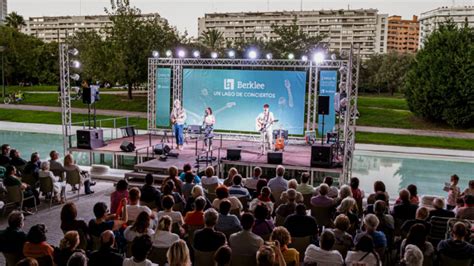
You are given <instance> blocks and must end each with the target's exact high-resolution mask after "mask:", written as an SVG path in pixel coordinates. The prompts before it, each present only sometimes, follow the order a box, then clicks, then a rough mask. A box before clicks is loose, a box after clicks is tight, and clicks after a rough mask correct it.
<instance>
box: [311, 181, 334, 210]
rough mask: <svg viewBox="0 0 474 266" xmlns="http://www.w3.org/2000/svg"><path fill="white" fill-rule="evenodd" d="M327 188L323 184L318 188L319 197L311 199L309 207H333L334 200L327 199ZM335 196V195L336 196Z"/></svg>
mask: <svg viewBox="0 0 474 266" xmlns="http://www.w3.org/2000/svg"><path fill="white" fill-rule="evenodd" d="M328 193H329V186H328V185H327V184H325V183H323V184H321V185H320V186H319V195H317V196H314V197H312V198H311V205H313V206H314V207H327V208H330V207H334V204H335V202H334V199H332V198H330V197H328ZM336 196H337V194H336Z"/></svg>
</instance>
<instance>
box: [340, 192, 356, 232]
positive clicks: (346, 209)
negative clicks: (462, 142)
mask: <svg viewBox="0 0 474 266" xmlns="http://www.w3.org/2000/svg"><path fill="white" fill-rule="evenodd" d="M347 188H349V187H347ZM341 191H342V189H341ZM356 209H357V205H356V201H355V200H354V199H353V198H352V197H346V198H345V199H343V200H342V202H341V204H340V205H339V206H338V207H337V208H336V214H335V215H336V216H337V215H339V214H344V215H346V216H347V218H349V221H350V226H349V228H348V230H347V231H348V232H349V233H350V234H351V235H355V232H356V229H358V228H359V217H357V213H356V212H354V211H353V210H356Z"/></svg>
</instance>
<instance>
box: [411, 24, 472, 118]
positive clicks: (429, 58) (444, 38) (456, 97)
mask: <svg viewBox="0 0 474 266" xmlns="http://www.w3.org/2000/svg"><path fill="white" fill-rule="evenodd" d="M405 97H406V99H407V102H408V107H409V108H410V110H411V111H412V112H414V113H415V114H416V115H418V116H420V117H422V118H425V119H428V120H431V121H436V122H445V123H447V124H449V125H451V126H453V127H472V126H473V125H474V32H473V29H471V28H469V27H468V26H467V23H466V25H464V27H461V28H458V27H457V26H456V25H455V24H454V23H452V22H447V23H446V24H443V25H441V26H440V27H439V29H438V30H436V31H434V32H433V33H431V35H430V36H429V37H428V39H427V41H426V42H425V43H424V47H423V48H422V49H421V50H420V51H419V52H418V53H417V55H416V57H415V61H414V63H413V64H412V66H411V67H410V69H409V71H408V74H407V78H406V81H405Z"/></svg>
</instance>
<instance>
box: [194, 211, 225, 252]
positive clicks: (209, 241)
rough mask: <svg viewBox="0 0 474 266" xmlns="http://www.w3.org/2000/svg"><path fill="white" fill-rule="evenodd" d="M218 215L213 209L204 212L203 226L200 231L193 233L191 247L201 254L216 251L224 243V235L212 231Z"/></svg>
mask: <svg viewBox="0 0 474 266" xmlns="http://www.w3.org/2000/svg"><path fill="white" fill-rule="evenodd" d="M218 218H219V214H218V213H217V211H216V210H214V209H208V210H207V211H206V212H204V225H205V227H204V228H203V229H201V230H197V231H196V232H195V233H194V240H193V247H194V248H195V249H196V250H199V251H203V252H210V251H216V250H217V249H218V248H220V247H221V246H223V245H224V244H225V243H226V238H225V235H224V234H223V233H221V232H218V231H216V230H214V226H215V225H216V224H217V219H218Z"/></svg>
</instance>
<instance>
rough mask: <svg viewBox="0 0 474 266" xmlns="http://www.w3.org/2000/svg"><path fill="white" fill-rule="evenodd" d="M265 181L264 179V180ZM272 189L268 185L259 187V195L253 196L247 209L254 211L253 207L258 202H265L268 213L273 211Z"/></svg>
mask: <svg viewBox="0 0 474 266" xmlns="http://www.w3.org/2000/svg"><path fill="white" fill-rule="evenodd" d="M265 182H266V181H265ZM271 195H272V191H271V190H270V188H269V187H267V186H264V187H262V188H261V189H260V193H259V195H258V196H257V197H256V198H254V199H253V200H252V201H251V202H250V204H249V210H250V211H252V212H255V208H256V207H257V205H259V204H265V206H267V209H268V211H269V212H270V213H273V202H272V199H271Z"/></svg>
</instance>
